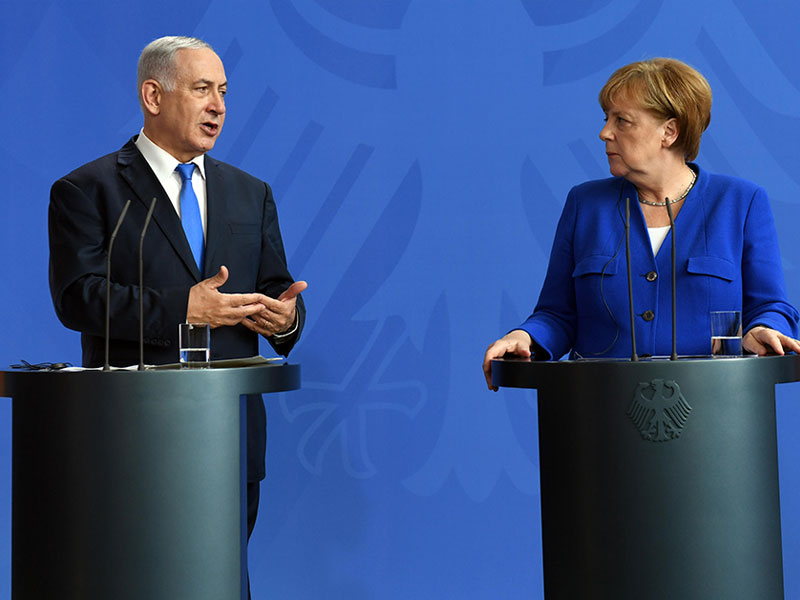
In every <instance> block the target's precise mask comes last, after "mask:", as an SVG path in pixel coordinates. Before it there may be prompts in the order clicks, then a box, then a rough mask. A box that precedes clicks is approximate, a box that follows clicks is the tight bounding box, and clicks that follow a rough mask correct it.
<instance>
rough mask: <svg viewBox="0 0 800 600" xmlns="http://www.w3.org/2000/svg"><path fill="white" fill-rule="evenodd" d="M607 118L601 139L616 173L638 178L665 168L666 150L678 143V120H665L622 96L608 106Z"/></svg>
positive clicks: (609, 163)
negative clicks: (675, 122) (676, 125)
mask: <svg viewBox="0 0 800 600" xmlns="http://www.w3.org/2000/svg"><path fill="white" fill-rule="evenodd" d="M605 121H606V124H605V125H604V126H603V129H601V130H600V139H601V140H603V141H604V142H605V143H606V156H607V157H608V167H609V169H610V170H611V174H612V175H614V176H616V177H625V178H627V179H633V180H636V179H639V178H641V177H642V176H645V177H646V176H647V175H651V174H654V173H657V172H658V170H659V167H663V165H664V159H665V158H666V157H665V156H664V150H666V149H668V148H669V147H670V146H671V145H672V142H674V135H675V132H674V131H671V130H672V129H673V127H674V120H672V119H670V120H667V121H664V120H662V119H660V118H659V117H657V116H655V115H654V114H653V113H652V112H650V111H647V110H644V109H642V108H639V107H638V105H637V104H636V103H635V102H631V101H630V100H628V99H626V98H624V97H622V98H616V99H615V101H614V102H613V103H612V104H611V105H610V106H609V107H608V111H607V112H606V119H605ZM668 124H671V126H668Z"/></svg>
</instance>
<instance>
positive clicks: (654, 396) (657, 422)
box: [627, 379, 692, 442]
mask: <svg viewBox="0 0 800 600" xmlns="http://www.w3.org/2000/svg"><path fill="white" fill-rule="evenodd" d="M691 411H692V407H691V406H689V403H688V402H686V398H684V397H683V394H682V393H681V388H680V386H679V385H678V384H677V383H676V382H675V381H671V380H667V381H665V380H663V379H653V380H651V381H649V382H645V383H640V384H639V385H638V386H636V391H635V392H634V394H633V400H632V401H631V405H630V407H629V408H628V413H627V414H628V417H630V419H631V421H633V424H634V426H635V427H636V429H637V430H638V431H639V433H640V434H641V435H642V439H645V440H649V441H651V442H668V441H670V440H675V439H677V438H679V437H680V436H681V433H682V432H683V427H684V426H685V425H686V421H687V420H688V419H689V413H690V412H691Z"/></svg>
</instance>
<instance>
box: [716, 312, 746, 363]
mask: <svg viewBox="0 0 800 600" xmlns="http://www.w3.org/2000/svg"><path fill="white" fill-rule="evenodd" d="M711 355H712V356H741V355H742V313H741V312H740V311H738V310H715V311H711Z"/></svg>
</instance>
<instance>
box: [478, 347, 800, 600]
mask: <svg viewBox="0 0 800 600" xmlns="http://www.w3.org/2000/svg"><path fill="white" fill-rule="evenodd" d="M798 380H800V356H796V355H791V356H771V357H762V358H755V357H748V358H715V359H711V358H707V359H681V360H678V361H669V360H642V361H639V362H630V361H627V360H625V361H622V360H595V361H591V360H589V361H562V362H534V361H531V360H530V359H522V358H519V359H515V358H506V359H499V360H495V361H493V362H492V383H493V384H494V385H497V386H503V387H517V388H535V389H537V390H538V415H539V460H540V472H541V475H540V477H541V507H542V509H541V510H542V546H543V562H544V565H543V566H544V588H545V596H546V598H547V599H548V600H553V599H560V598H569V599H573V598H592V599H593V600H595V599H602V598H608V599H614V600H621V599H627V598H636V599H641V598H647V599H648V600H655V599H662V598H663V599H665V600H666V599H669V600H674V599H676V598H680V599H681V600H690V599H698V600H700V599H702V600H707V599H709V598H725V599H726V600H732V599H736V598H742V599H751V598H759V600H767V599H773V598H774V599H783V570H782V555H781V529H780V506H779V494H778V458H777V431H776V422H775V384H777V383H785V382H791V381H798Z"/></svg>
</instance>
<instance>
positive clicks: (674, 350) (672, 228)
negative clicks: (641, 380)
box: [664, 198, 678, 360]
mask: <svg viewBox="0 0 800 600" xmlns="http://www.w3.org/2000/svg"><path fill="white" fill-rule="evenodd" d="M664 200H666V203H667V214H668V215H669V230H670V233H671V234H672V248H671V254H670V269H671V270H672V354H671V355H670V357H669V359H670V360H678V350H677V346H678V342H677V336H676V334H675V322H676V312H677V309H676V306H677V304H676V302H675V218H674V217H673V216H672V206H671V205H670V203H669V198H665V199H664Z"/></svg>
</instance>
